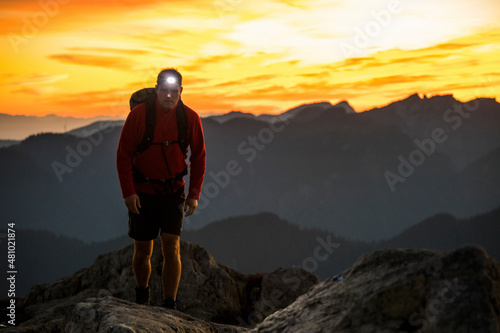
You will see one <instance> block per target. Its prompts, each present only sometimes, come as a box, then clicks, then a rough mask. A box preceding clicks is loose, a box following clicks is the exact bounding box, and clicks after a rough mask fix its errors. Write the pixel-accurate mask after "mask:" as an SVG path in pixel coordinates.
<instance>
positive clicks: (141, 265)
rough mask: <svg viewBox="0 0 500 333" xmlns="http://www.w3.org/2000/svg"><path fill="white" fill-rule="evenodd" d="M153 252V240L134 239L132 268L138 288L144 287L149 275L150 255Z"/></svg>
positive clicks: (147, 282) (146, 284)
mask: <svg viewBox="0 0 500 333" xmlns="http://www.w3.org/2000/svg"><path fill="white" fill-rule="evenodd" d="M152 254H153V241H152V240H151V241H136V240H134V257H133V258H132V268H133V270H134V274H135V281H136V282H137V286H138V287H139V288H146V287H147V286H148V284H149V277H150V275H151V255H152Z"/></svg>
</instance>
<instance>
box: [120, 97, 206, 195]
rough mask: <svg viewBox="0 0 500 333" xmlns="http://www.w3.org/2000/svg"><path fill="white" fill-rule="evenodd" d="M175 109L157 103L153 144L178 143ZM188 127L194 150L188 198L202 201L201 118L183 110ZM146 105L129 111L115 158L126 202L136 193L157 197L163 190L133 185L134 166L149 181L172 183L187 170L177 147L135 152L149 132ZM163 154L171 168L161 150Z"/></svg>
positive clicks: (145, 184)
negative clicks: (164, 180)
mask: <svg viewBox="0 0 500 333" xmlns="http://www.w3.org/2000/svg"><path fill="white" fill-rule="evenodd" d="M176 107H177V106H175V107H173V108H172V109H170V110H169V111H165V110H164V109H163V108H162V107H161V105H160V103H159V102H158V99H156V124H155V132H154V136H153V142H165V141H177V139H178V131H177V117H176V112H175V109H176ZM184 109H185V110H186V116H187V124H188V138H187V140H188V144H189V147H190V150H191V155H190V158H189V161H190V167H189V169H190V170H189V177H190V178H189V191H188V198H192V199H196V200H199V199H200V193H201V187H202V183H203V178H204V176H205V163H206V152H205V140H204V137H203V129H202V126H201V120H200V117H199V116H198V114H197V113H196V112H195V111H193V110H192V109H190V108H189V107H187V106H184ZM145 123H146V105H145V103H142V104H139V105H137V106H136V107H135V108H134V109H133V110H132V111H130V113H129V115H128V117H127V120H126V121H125V124H124V125H123V129H122V132H121V136H120V142H119V144H118V151H117V154H116V167H117V170H118V178H119V180H120V186H121V189H122V194H123V197H124V198H126V197H128V196H129V195H132V194H134V193H137V192H143V193H151V194H156V193H158V191H162V190H163V186H162V185H159V184H149V183H134V181H133V179H132V165H133V166H134V167H136V168H137V169H138V170H139V171H140V172H141V173H143V174H144V176H146V177H147V178H150V179H169V178H172V177H174V176H176V175H178V174H179V173H181V172H182V171H184V170H185V169H186V167H187V165H186V161H185V159H184V155H183V153H182V151H181V148H180V147H179V145H178V144H173V145H170V146H163V145H151V146H150V147H149V148H148V149H146V150H145V151H143V152H142V153H140V154H138V155H136V149H137V146H138V145H139V143H140V142H141V141H142V138H143V136H144V132H145V131H146V124H145ZM162 149H163V150H164V152H165V157H166V159H167V162H168V167H169V168H170V171H171V173H169V171H168V170H169V168H167V165H166V163H165V160H164V158H163V155H162V152H161V150H162ZM184 183H185V182H184V179H182V180H181V181H177V182H175V183H174V190H176V189H178V188H179V187H180V186H182V185H184Z"/></svg>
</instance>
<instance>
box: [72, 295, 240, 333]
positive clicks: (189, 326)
mask: <svg viewBox="0 0 500 333" xmlns="http://www.w3.org/2000/svg"><path fill="white" fill-rule="evenodd" d="M63 329H64V332H66V333H81V332H98V333H143V332H144V333H151V332H193V333H205V332H221V333H222V332H224V333H233V332H235V333H236V332H246V331H247V330H248V329H245V328H241V327H237V326H228V325H222V324H215V323H210V322H206V321H203V320H200V319H196V318H194V317H192V316H190V315H187V314H184V313H182V312H179V311H174V310H167V309H164V308H161V307H156V306H154V307H150V308H149V309H147V311H145V310H144V307H143V306H140V305H137V304H135V303H131V302H128V301H124V300H121V299H118V298H114V297H111V296H106V297H104V298H89V299H87V300H86V301H84V302H80V303H77V304H75V305H74V306H72V307H71V308H70V309H69V311H68V312H67V313H66V316H65V321H64V324H63Z"/></svg>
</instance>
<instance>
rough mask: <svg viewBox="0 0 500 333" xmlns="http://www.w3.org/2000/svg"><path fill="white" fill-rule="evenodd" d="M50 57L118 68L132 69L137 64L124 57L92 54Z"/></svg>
mask: <svg viewBox="0 0 500 333" xmlns="http://www.w3.org/2000/svg"><path fill="white" fill-rule="evenodd" d="M48 58H49V59H52V60H56V61H59V62H62V63H66V64H71V65H82V66H94V67H104V68H108V69H109V68H112V69H118V70H130V68H132V67H133V66H135V65H136V63H135V62H134V61H131V60H130V59H127V58H124V57H115V56H102V55H90V54H70V53H63V54H52V55H49V56H48Z"/></svg>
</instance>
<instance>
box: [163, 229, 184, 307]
mask: <svg viewBox="0 0 500 333" xmlns="http://www.w3.org/2000/svg"><path fill="white" fill-rule="evenodd" d="M161 245H162V252H163V271H162V286H163V299H172V300H175V297H176V296H177V290H178V289H179V282H180V279H181V268H182V266H181V251H180V237H179V236H177V235H173V234H167V233H162V234H161Z"/></svg>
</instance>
